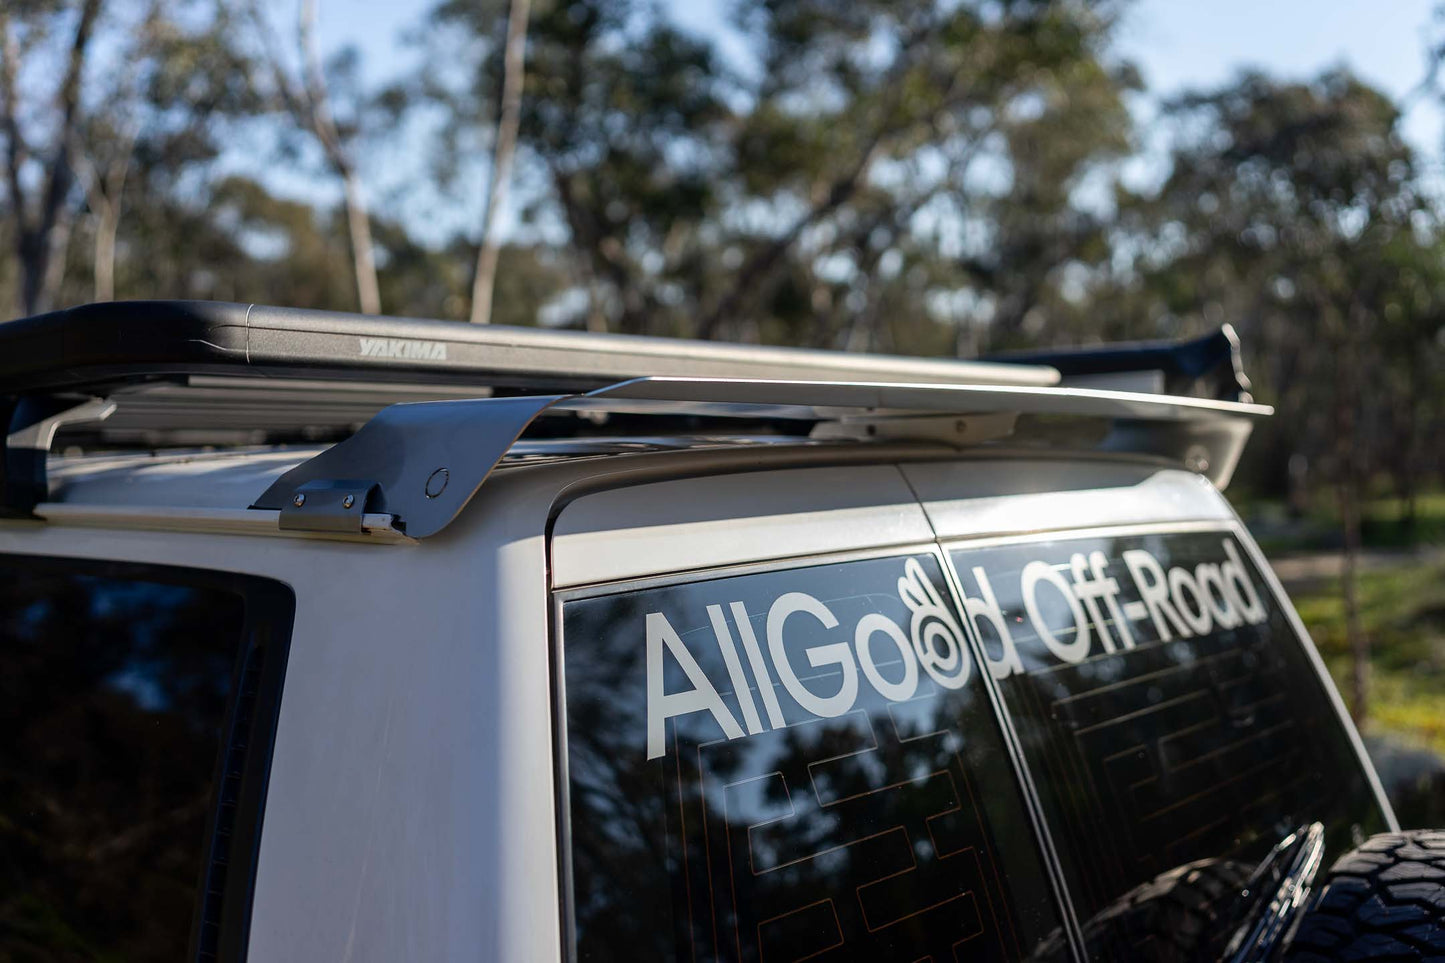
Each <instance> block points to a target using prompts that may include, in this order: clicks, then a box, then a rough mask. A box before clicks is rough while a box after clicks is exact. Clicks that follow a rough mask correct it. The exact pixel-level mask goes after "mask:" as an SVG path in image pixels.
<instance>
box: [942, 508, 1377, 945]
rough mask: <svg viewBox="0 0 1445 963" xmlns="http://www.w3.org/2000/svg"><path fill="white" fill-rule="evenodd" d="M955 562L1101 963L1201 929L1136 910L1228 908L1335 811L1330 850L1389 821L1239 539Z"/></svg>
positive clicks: (1089, 546) (1126, 544) (1031, 547)
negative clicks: (1275, 854) (1281, 849)
mask: <svg viewBox="0 0 1445 963" xmlns="http://www.w3.org/2000/svg"><path fill="white" fill-rule="evenodd" d="M952 560H953V562H954V565H955V567H956V568H957V570H958V573H959V576H960V581H961V582H962V585H963V587H964V593H965V607H966V609H967V613H968V616H969V618H970V620H971V622H972V623H973V625H974V626H975V628H976V630H977V632H978V634H979V636H980V639H981V641H982V643H983V647H984V650H985V653H986V654H987V656H988V659H989V662H990V671H991V673H992V674H993V675H994V677H995V678H997V679H999V684H1000V688H1001V690H1002V693H1003V696H1004V700H1005V703H1006V705H1007V708H1008V710H1009V712H1010V714H1011V716H1012V718H1013V722H1014V726H1015V728H1016V729H1017V731H1018V734H1019V737H1020V741H1021V743H1022V745H1023V749H1024V754H1025V758H1026V760H1027V762H1028V766H1029V770H1030V772H1031V774H1032V776H1033V781H1034V783H1035V784H1036V785H1037V787H1038V790H1039V794H1040V797H1041V801H1042V803H1043V805H1044V809H1045V813H1046V816H1047V818H1048V820H1049V822H1050V825H1051V828H1052V835H1053V839H1054V843H1055V845H1056V847H1057V849H1058V851H1059V854H1060V858H1061V860H1062V862H1063V868H1064V871H1065V875H1066V877H1067V879H1068V881H1069V884H1070V888H1071V892H1072V894H1073V897H1074V902H1075V908H1076V910H1077V911H1078V915H1079V917H1080V919H1081V921H1083V925H1084V931H1085V937H1086V940H1087V941H1088V943H1089V944H1090V949H1091V951H1092V953H1093V955H1095V956H1098V957H1106V958H1137V957H1139V956H1140V954H1142V953H1146V952H1150V951H1151V946H1152V947H1156V948H1157V947H1158V946H1160V945H1166V946H1168V945H1174V944H1175V943H1176V942H1177V941H1178V940H1179V939H1181V938H1183V937H1184V936H1185V935H1189V936H1192V935H1193V934H1185V933H1184V932H1183V930H1186V929H1188V924H1187V921H1184V920H1183V919H1182V918H1181V917H1179V916H1178V915H1177V913H1176V914H1174V915H1172V916H1171V915H1169V914H1167V913H1154V912H1143V911H1141V912H1136V911H1135V910H1136V908H1138V907H1139V906H1141V905H1142V904H1143V903H1145V902H1147V901H1148V900H1151V899H1155V898H1160V899H1163V900H1166V901H1167V900H1169V899H1173V900H1174V901H1175V905H1179V906H1183V905H1190V906H1193V907H1195V908H1196V909H1197V910H1198V911H1199V913H1200V914H1201V915H1199V916H1198V917H1197V919H1206V918H1208V916H1209V915H1210V914H1214V913H1219V912H1227V909H1228V907H1227V901H1228V900H1229V899H1231V898H1232V897H1233V896H1235V895H1237V894H1238V891H1239V889H1240V888H1241V886H1242V884H1243V882H1244V880H1245V878H1246V877H1247V875H1248V872H1249V870H1250V869H1251V868H1253V866H1254V865H1255V864H1256V863H1257V862H1258V860H1259V859H1260V858H1261V857H1262V856H1263V855H1264V854H1265V852H1267V851H1268V850H1269V848H1270V847H1271V846H1273V845H1274V844H1275V843H1277V842H1278V841H1279V840H1280V839H1281V838H1282V837H1284V836H1285V835H1286V834H1288V833H1290V832H1291V831H1293V830H1294V829H1295V828H1296V827H1298V826H1300V825H1301V824H1303V823H1308V822H1313V821H1319V822H1322V823H1323V824H1324V826H1325V829H1326V832H1327V840H1328V845H1329V846H1330V847H1331V850H1332V852H1333V853H1336V854H1338V853H1340V852H1343V851H1344V850H1346V849H1348V848H1350V847H1351V846H1352V845H1354V844H1355V840H1358V839H1359V838H1360V837H1361V836H1362V835H1368V834H1369V833H1372V832H1376V831H1379V830H1382V829H1383V828H1384V819H1383V815H1382V813H1381V812H1380V810H1379V808H1378V804H1377V802H1376V801H1375V797H1374V795H1373V793H1372V791H1371V788H1370V785H1369V783H1368V781H1367V779H1366V776H1365V773H1364V770H1363V769H1362V767H1361V765H1360V762H1359V759H1358V757H1357V756H1356V755H1355V753H1354V751H1353V748H1352V746H1351V744H1350V742H1349V740H1348V737H1347V735H1346V733H1345V730H1344V728H1343V726H1342V725H1341V723H1340V721H1339V717H1338V716H1337V715H1336V713H1335V710H1334V708H1333V705H1332V704H1331V703H1330V701H1329V699H1328V697H1327V694H1326V692H1325V690H1324V689H1323V687H1322V685H1321V682H1320V679H1319V677H1318V675H1317V674H1316V671H1315V669H1314V667H1313V665H1312V664H1311V662H1310V661H1309V659H1308V658H1307V656H1306V654H1305V653H1304V651H1303V650H1302V649H1301V643H1300V640H1299V639H1298V638H1297V637H1296V636H1295V634H1294V632H1293V630H1292V629H1291V627H1290V624H1289V622H1288V620H1287V618H1286V616H1285V614H1284V611H1283V610H1282V609H1281V607H1280V605H1279V604H1278V603H1277V602H1276V600H1275V599H1274V598H1272V597H1271V595H1270V593H1269V590H1268V588H1267V586H1266V583H1265V581H1264V579H1263V578H1262V577H1261V576H1260V573H1259V572H1258V570H1257V569H1256V568H1255V567H1254V565H1253V563H1252V562H1251V561H1250V560H1249V559H1248V557H1247V556H1246V554H1245V552H1244V551H1243V549H1242V547H1241V546H1240V544H1239V542H1238V541H1237V540H1236V539H1235V538H1234V536H1233V535H1232V534H1230V533H1229V532H1226V531H1207V532H1188V533H1183V532H1180V533H1170V534H1147V535H1145V534H1131V535H1112V536H1107V537H1095V538H1068V539H1058V540H1050V541H1039V540H1033V541H1028V542H1026V543H1021V544H1010V545H996V546H993V547H972V546H963V547H959V548H956V549H954V550H953V551H952ZM1211 899H1218V900H1221V901H1224V902H1222V903H1221V904H1220V905H1216V906H1212V907H1211V906H1209V905H1207V903H1208V901H1209V900H1211ZM1171 921H1172V922H1171ZM1215 929H1216V930H1217V931H1218V932H1219V933H1220V934H1221V935H1224V936H1227V935H1228V931H1227V930H1226V929H1225V928H1224V927H1223V926H1222V925H1219V926H1216V927H1215ZM1151 958H1152V957H1151Z"/></svg>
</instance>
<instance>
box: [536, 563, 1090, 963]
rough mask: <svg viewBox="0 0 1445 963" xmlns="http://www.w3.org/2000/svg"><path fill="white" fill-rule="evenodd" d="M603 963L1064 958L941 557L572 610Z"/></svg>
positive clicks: (591, 893)
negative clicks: (1048, 951)
mask: <svg viewBox="0 0 1445 963" xmlns="http://www.w3.org/2000/svg"><path fill="white" fill-rule="evenodd" d="M561 620H562V629H563V631H562V656H563V657H562V683H561V695H562V701H563V703H564V707H565V713H566V725H565V746H564V747H563V756H564V759H565V767H566V777H567V787H568V795H569V808H568V810H567V816H568V832H567V840H568V846H567V847H566V848H567V853H568V860H569V867H570V878H571V884H572V885H571V907H570V914H571V917H572V919H573V922H574V926H573V938H574V940H575V954H576V956H577V958H579V959H582V960H677V961H682V960H687V961H692V960H703V959H721V960H776V959H821V960H881V959H897V960H907V961H912V960H919V959H925V958H930V957H931V958H932V959H934V960H952V959H955V958H957V959H963V958H969V959H984V960H1001V959H1020V958H1022V957H1025V956H1028V955H1029V954H1030V953H1033V952H1035V951H1036V950H1038V949H1039V948H1040V946H1041V945H1043V944H1045V943H1048V941H1049V940H1050V939H1052V942H1051V943H1049V945H1051V946H1055V947H1058V946H1061V945H1062V944H1061V943H1060V942H1059V936H1058V933H1057V918H1056V915H1055V912H1054V909H1053V906H1052V903H1051V901H1050V896H1049V894H1048V888H1047V882H1046V876H1045V873H1044V870H1043V868H1042V865H1041V863H1040V860H1039V858H1038V855H1037V849H1036V845H1035V842H1034V838H1033V835H1032V832H1031V830H1030V828H1029V825H1028V822H1027V819H1026V817H1025V815H1024V810H1023V804H1022V802H1021V797H1020V793H1019V791H1018V788H1017V785H1016V782H1015V777H1014V774H1013V772H1012V769H1011V767H1010V764H1009V762H1008V759H1007V755H1006V753H1005V749H1004V743H1003V740H1002V737H1001V734H1000V732H999V730H998V728H997V726H996V721H995V716H994V714H993V712H992V710H991V708H990V703H989V700H988V698H987V696H986V693H985V691H984V689H983V686H982V684H981V677H980V675H979V671H978V669H977V668H976V666H975V664H974V660H973V658H972V657H971V656H970V655H969V650H968V647H967V644H966V643H965V641H964V637H963V633H962V627H961V623H960V621H959V616H958V613H957V612H956V610H955V608H954V606H953V604H952V602H951V601H949V592H948V588H947V587H946V584H945V583H944V581H943V577H942V570H941V566H940V562H939V559H938V557H937V556H935V555H932V554H921V555H916V556H904V557H889V558H874V559H867V560H859V561H849V562H840V563H836V564H822V565H816V566H812V567H807V568H793V569H787V570H778V571H766V572H756V573H752V574H742V575H737V576H732V577H726V578H708V579H702V580H697V581H688V582H683V583H681V584H673V585H667V586H663V587H657V588H647V589H641V590H635V591H626V590H624V591H618V590H610V591H604V593H602V594H593V595H591V596H589V597H577V596H575V595H573V596H570V597H568V598H567V599H566V600H565V601H564V602H563V603H562V605H561Z"/></svg>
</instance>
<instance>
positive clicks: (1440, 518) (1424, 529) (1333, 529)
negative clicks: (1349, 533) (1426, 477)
mask: <svg viewBox="0 0 1445 963" xmlns="http://www.w3.org/2000/svg"><path fill="white" fill-rule="evenodd" d="M1236 507H1237V508H1238V509H1239V513H1240V514H1241V515H1242V516H1244V518H1245V520H1246V521H1247V522H1248V523H1249V527H1250V530H1251V531H1252V532H1253V533H1254V536H1255V539H1256V540H1257V541H1258V542H1259V544H1260V547H1261V548H1263V549H1264V551H1265V554H1267V555H1270V556H1283V555H1293V554H1297V553H1300V552H1312V551H1315V552H1320V551H1338V550H1339V549H1340V547H1341V545H1342V540H1341V534H1340V522H1339V513H1338V506H1336V505H1335V503H1334V500H1333V498H1332V497H1331V496H1330V495H1329V493H1327V492H1326V493H1322V494H1320V495H1319V496H1317V497H1316V498H1315V499H1313V500H1312V502H1311V503H1310V506H1309V509H1308V510H1307V511H1306V512H1305V513H1304V515H1303V517H1299V518H1292V517H1290V515H1289V513H1288V512H1287V511H1286V509H1285V505H1284V502H1282V501H1280V500H1278V499H1255V498H1247V497H1246V498H1242V499H1241V500H1240V501H1239V503H1238V504H1237V505H1236ZM1360 538H1361V541H1362V542H1363V543H1364V547H1365V548H1366V549H1367V550H1371V549H1373V550H1384V551H1389V550H1397V549H1408V548H1417V547H1420V546H1425V545H1445V492H1429V493H1426V494H1423V495H1420V496H1419V497H1417V498H1416V499H1415V520H1414V523H1413V524H1411V523H1409V522H1407V521H1406V520H1405V504H1404V502H1403V501H1402V500H1401V499H1399V498H1394V497H1383V498H1372V499H1370V500H1369V501H1367V502H1365V505H1364V512H1363V517H1362V518H1361V520H1360Z"/></svg>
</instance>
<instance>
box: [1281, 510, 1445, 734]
mask: <svg viewBox="0 0 1445 963" xmlns="http://www.w3.org/2000/svg"><path fill="white" fill-rule="evenodd" d="M1441 504H1442V511H1445V499H1441ZM1359 581H1360V588H1359V593H1360V594H1359V597H1360V620H1361V623H1362V625H1363V627H1364V631H1365V633H1366V634H1367V636H1368V637H1369V639H1370V644H1371V649H1370V656H1371V678H1370V688H1369V700H1370V703H1369V718H1368V720H1367V722H1366V726H1365V729H1366V731H1368V732H1379V733H1388V734H1391V735H1394V736H1397V737H1400V738H1402V739H1403V740H1405V741H1407V742H1409V743H1412V744H1415V745H1419V746H1422V747H1425V748H1429V749H1431V750H1433V751H1435V752H1437V753H1440V754H1441V755H1445V562H1431V563H1423V562H1414V561H1409V562H1403V563H1402V564H1400V565H1396V566H1391V567H1389V568H1385V569H1379V570H1375V571H1369V572H1364V573H1362V574H1361V575H1360V580H1359ZM1292 594H1293V598H1294V603H1295V607H1296V608H1297V609H1298V610H1299V614H1300V618H1302V619H1303V620H1304V622H1305V625H1306V626H1308V627H1309V630H1310V634H1311V635H1312V636H1313V637H1314V640H1315V644H1316V645H1317V646H1318V647H1319V650H1320V654H1321V655H1322V656H1323V657H1324V660H1325V664H1326V665H1327V666H1328V667H1329V670H1330V674H1331V675H1332V676H1334V679H1335V684H1336V685H1337V686H1338V687H1339V689H1340V691H1341V692H1343V693H1348V692H1349V691H1350V689H1349V670H1350V653H1349V646H1348V644H1347V642H1346V639H1345V612H1344V602H1343V600H1342V599H1341V596H1340V587H1339V583H1338V580H1334V579H1331V580H1326V581H1322V582H1321V583H1320V584H1318V585H1316V586H1312V587H1310V588H1309V589H1307V590H1306V591H1296V592H1294V593H1292Z"/></svg>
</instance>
